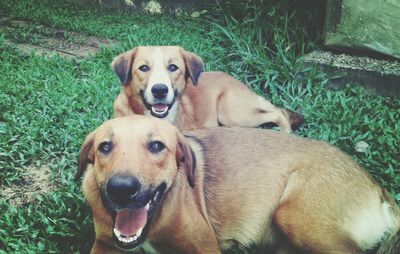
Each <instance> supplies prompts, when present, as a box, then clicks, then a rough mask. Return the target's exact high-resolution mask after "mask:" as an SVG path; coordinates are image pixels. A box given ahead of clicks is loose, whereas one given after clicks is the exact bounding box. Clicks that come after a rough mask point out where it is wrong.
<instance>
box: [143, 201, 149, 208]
mask: <svg viewBox="0 0 400 254" xmlns="http://www.w3.org/2000/svg"><path fill="white" fill-rule="evenodd" d="M144 208H146V210H149V208H150V202H149V203H147V205H146V206H145V207H144Z"/></svg>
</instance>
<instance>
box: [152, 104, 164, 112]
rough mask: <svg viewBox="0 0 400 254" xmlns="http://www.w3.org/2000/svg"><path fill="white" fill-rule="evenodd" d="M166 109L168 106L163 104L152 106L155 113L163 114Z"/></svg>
mask: <svg viewBox="0 0 400 254" xmlns="http://www.w3.org/2000/svg"><path fill="white" fill-rule="evenodd" d="M167 107H168V106H167V105H165V104H154V105H153V108H154V110H155V111H157V112H164V111H165V110H166V109H167Z"/></svg>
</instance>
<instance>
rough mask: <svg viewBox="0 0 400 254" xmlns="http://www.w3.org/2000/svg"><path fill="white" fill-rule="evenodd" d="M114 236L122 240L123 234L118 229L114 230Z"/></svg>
mask: <svg viewBox="0 0 400 254" xmlns="http://www.w3.org/2000/svg"><path fill="white" fill-rule="evenodd" d="M114 234H115V236H116V237H118V238H120V237H121V235H122V234H121V232H119V231H118V229H116V228H114Z"/></svg>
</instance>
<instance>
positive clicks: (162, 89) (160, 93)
mask: <svg viewBox="0 0 400 254" xmlns="http://www.w3.org/2000/svg"><path fill="white" fill-rule="evenodd" d="M151 93H152V94H153V96H154V97H155V98H157V99H164V98H165V97H167V94H168V87H167V85H165V84H155V85H154V86H153V87H152V88H151Z"/></svg>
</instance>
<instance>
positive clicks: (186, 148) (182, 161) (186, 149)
mask: <svg viewBox="0 0 400 254" xmlns="http://www.w3.org/2000/svg"><path fill="white" fill-rule="evenodd" d="M177 133H178V145H177V149H176V163H177V165H178V169H184V170H185V173H186V176H187V180H188V182H189V185H190V187H192V188H193V187H194V182H195V181H194V171H195V169H196V155H195V154H194V152H193V150H192V148H191V147H190V145H189V142H188V141H187V140H186V138H185V137H184V136H183V135H182V134H181V133H180V132H179V131H178V132H177Z"/></svg>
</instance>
